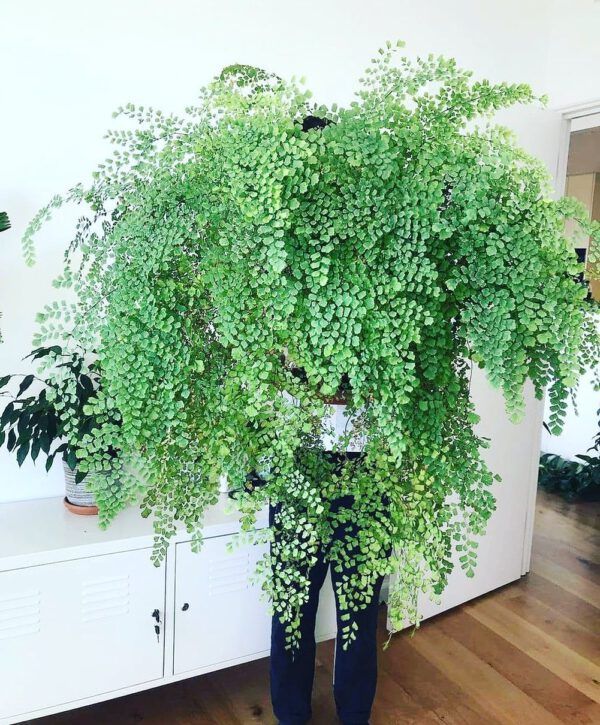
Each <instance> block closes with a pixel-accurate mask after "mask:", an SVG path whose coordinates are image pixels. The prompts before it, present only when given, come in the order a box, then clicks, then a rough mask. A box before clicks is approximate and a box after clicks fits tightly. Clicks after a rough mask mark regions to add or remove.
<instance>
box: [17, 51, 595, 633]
mask: <svg viewBox="0 0 600 725" xmlns="http://www.w3.org/2000/svg"><path fill="white" fill-rule="evenodd" d="M535 101H536V98H535V96H534V94H533V92H532V90H531V89H530V88H529V87H528V86H526V85H520V84H506V83H499V84H492V83H490V82H488V81H485V80H483V81H476V80H474V79H473V78H472V74H471V73H470V72H468V71H464V70H461V69H460V68H458V67H457V65H456V63H455V61H454V60H452V59H447V58H438V57H433V56H431V57H427V58H419V59H417V60H416V61H411V60H409V59H408V58H404V57H398V55H397V48H396V47H392V46H391V44H389V45H388V46H387V47H386V48H383V49H382V50H381V51H380V54H379V55H378V56H377V58H375V59H374V60H373V62H372V63H371V65H370V67H369V68H368V69H367V71H366V72H365V75H364V77H363V79H361V82H360V86H359V89H358V92H357V97H356V100H355V101H354V102H353V103H352V104H350V105H349V106H348V107H345V108H339V107H337V106H335V105H332V106H329V107H327V106H322V105H316V104H314V103H312V102H311V100H310V93H309V92H308V91H307V90H305V89H304V87H303V85H302V84H301V83H296V82H295V81H291V82H286V81H284V80H282V79H280V78H279V77H277V76H275V75H273V74H269V73H267V72H265V71H262V70H260V69H257V68H251V67H248V66H231V67H229V68H226V69H225V70H224V71H223V72H222V73H221V75H220V76H219V77H218V78H216V79H215V80H214V81H213V82H212V83H211V84H210V85H209V86H208V87H207V88H205V89H204V90H203V91H202V92H201V95H200V99H199V102H198V103H197V105H195V106H193V107H191V108H189V109H187V112H186V114H185V115H184V116H174V115H172V114H164V113H162V112H161V111H157V110H155V109H153V108H144V107H136V106H133V105H127V106H125V107H123V108H120V109H119V110H118V112H117V114H116V115H117V116H118V117H120V118H124V119H125V120H126V122H127V123H128V124H133V127H131V126H130V125H127V126H126V127H124V128H122V129H117V130H113V131H110V132H109V134H108V137H109V139H110V140H111V141H112V142H113V143H114V144H115V147H116V149H115V152H114V155H113V156H111V157H110V158H109V159H108V160H107V161H106V162H105V163H103V164H102V165H101V166H100V167H99V168H98V170H97V171H96V172H95V174H94V177H93V181H92V182H91V183H90V184H89V185H86V186H83V185H80V186H77V187H76V188H74V189H73V190H72V191H71V192H70V193H69V194H68V195H67V196H66V197H55V198H54V199H53V200H52V201H51V202H50V204H49V205H48V206H47V207H46V208H44V209H42V210H41V212H40V213H39V214H38V215H37V216H36V217H35V218H34V220H33V221H32V223H31V224H30V226H29V229H28V230H27V232H26V234H25V237H24V250H25V255H26V258H27V259H28V260H29V261H33V257H34V251H33V241H32V240H33V237H34V235H35V233H36V231H37V230H38V229H39V227H40V225H41V224H42V223H44V222H45V221H46V220H47V219H48V218H49V217H50V215H51V213H52V212H53V211H54V210H55V209H57V208H58V207H60V205H61V204H63V203H65V202H67V201H71V202H76V203H80V204H82V205H83V207H84V208H86V209H87V210H88V213H87V214H85V215H84V216H82V218H81V219H80V221H79V223H78V227H77V229H76V233H75V236H74V239H73V242H72V244H71V245H70V247H69V251H68V254H67V267H66V270H65V274H64V276H63V277H62V278H61V279H60V280H59V281H58V282H57V285H58V286H64V287H68V288H70V289H71V291H72V292H74V293H75V294H76V295H77V301H76V303H75V304H74V305H73V306H69V305H68V304H67V303H66V302H62V303H60V304H59V303H56V302H55V303H53V304H52V305H49V306H47V307H46V309H45V310H44V311H43V312H42V314H41V315H40V331H39V337H38V340H39V341H44V340H47V339H57V338H56V337H54V336H55V335H60V334H65V333H67V332H68V334H70V335H72V336H74V338H75V339H76V340H78V341H79V342H80V344H82V345H83V346H84V347H86V348H87V349H92V348H93V349H96V350H97V352H98V357H99V360H100V361H101V363H102V374H103V391H104V394H103V397H102V398H101V399H99V400H95V401H93V402H91V403H90V410H91V411H94V413H95V412H96V411H98V413H99V415H100V416H107V417H106V418H102V421H103V422H101V423H100V425H98V426H97V427H95V428H94V429H93V431H91V433H90V434H89V436H86V437H84V438H83V439H81V440H77V441H74V443H76V455H77V458H78V460H79V461H80V465H81V466H82V470H90V471H92V470H96V468H97V467H99V466H102V465H103V464H104V451H106V449H107V447H108V446H115V447H118V449H119V450H120V451H121V452H122V455H123V457H124V458H125V459H126V460H128V461H131V466H130V467H128V471H124V472H123V473H122V474H121V475H120V476H119V477H116V476H115V477H113V478H112V479H111V478H110V477H109V478H108V479H106V482H105V484H104V488H103V489H102V490H98V491H97V495H98V498H99V505H100V520H101V523H102V524H106V523H108V522H109V521H110V520H111V519H112V518H113V517H114V515H115V514H116V513H117V511H118V510H119V509H120V508H121V507H122V506H124V505H125V504H126V503H127V502H128V501H130V500H132V499H133V498H134V496H133V494H134V492H137V489H138V485H139V480H138V477H137V476H136V475H135V474H134V470H136V469H137V471H138V473H139V475H141V476H142V477H143V479H144V480H145V482H146V483H145V495H144V499H143V503H142V512H143V514H144V515H149V514H150V513H153V514H154V515H155V519H154V520H155V529H156V546H155V559H156V560H157V561H159V560H160V559H161V558H162V557H163V556H164V554H165V552H166V548H167V543H168V539H169V537H170V536H171V535H172V534H173V533H174V531H175V522H176V521H177V520H180V521H183V522H184V524H185V525H186V527H187V528H188V530H189V531H190V532H191V533H192V534H193V537H194V541H195V542H196V544H197V545H199V544H200V541H201V536H202V520H203V515H204V512H205V510H206V508H207V506H209V505H210V504H212V503H214V502H215V501H216V500H217V499H218V490H219V478H220V476H221V475H222V474H226V475H227V476H228V478H229V481H230V484H231V486H232V487H233V488H235V489H236V490H238V492H239V493H238V505H239V508H240V518H241V523H242V531H243V534H242V536H243V537H245V539H250V540H254V541H261V540H262V541H264V540H270V539H271V538H272V536H273V532H272V531H254V532H253V524H254V522H255V518H256V514H257V512H258V511H259V510H261V509H262V508H263V507H264V506H265V505H266V503H267V502H269V501H270V502H271V503H274V504H279V505H280V506H279V509H280V511H279V513H278V515H277V517H276V519H275V522H274V528H275V529H276V530H277V537H276V541H274V542H272V547H271V554H270V555H268V556H266V557H265V559H264V560H263V561H262V562H261V564H260V566H259V573H261V574H266V576H265V579H264V586H265V589H266V591H267V592H268V594H269V595H270V597H271V600H272V603H273V607H274V610H275V611H276V612H277V613H278V614H279V616H280V618H282V619H283V620H284V621H285V622H287V627H288V635H289V639H290V646H293V645H294V644H295V643H297V637H298V631H299V630H298V625H299V616H300V615H299V611H300V607H301V605H302V603H303V602H304V601H305V600H306V596H307V587H308V578H307V576H306V571H307V567H310V566H311V564H312V562H314V560H315V555H316V552H317V550H318V548H319V547H329V544H330V537H331V522H332V521H335V522H336V523H339V524H342V525H347V527H348V535H347V538H346V540H345V541H344V542H342V543H340V544H336V545H335V546H333V547H329V548H330V558H331V561H332V565H333V566H341V565H342V564H343V563H344V562H346V561H348V560H351V561H352V562H353V564H355V565H356V567H357V574H356V575H355V576H353V577H350V578H348V580H347V581H345V582H343V583H342V584H340V587H339V590H338V592H337V595H338V598H339V601H340V604H341V608H342V610H343V611H344V617H343V619H344V621H345V624H344V625H343V627H342V635H343V637H344V641H345V644H346V645H348V644H349V643H350V642H351V641H352V639H353V638H354V636H355V633H354V628H353V626H352V618H351V614H352V612H353V611H355V610H358V609H360V608H361V607H362V606H364V604H365V603H366V602H368V601H369V600H370V598H371V596H372V592H373V586H374V583H375V582H376V581H377V579H378V577H379V576H380V575H381V574H387V573H392V572H395V573H398V574H399V576H397V577H396V578H395V584H394V586H393V588H392V591H391V593H390V597H389V611H390V615H391V620H392V623H393V625H394V626H395V627H401V626H402V625H403V623H404V622H405V619H406V618H407V617H409V618H411V619H413V620H415V619H417V618H418V613H417V607H416V602H417V596H418V594H419V592H420V591H426V592H428V593H430V594H431V595H432V596H434V597H435V596H437V595H439V594H440V593H441V592H442V591H443V589H444V587H445V586H446V583H447V581H448V576H449V574H450V573H451V571H452V570H453V567H454V564H453V556H454V552H455V551H457V552H458V553H459V559H460V565H461V566H462V568H463V569H464V570H465V572H466V574H467V575H468V576H472V575H473V571H474V566H475V562H476V553H477V538H478V537H479V536H481V535H482V534H483V533H484V531H485V528H486V523H487V521H488V519H489V518H490V516H491V515H492V512H493V510H494V507H495V502H494V497H493V495H492V493H491V491H490V486H491V484H492V483H493V481H494V480H495V478H496V476H494V474H493V473H492V472H491V471H490V470H488V468H487V467H486V465H485V463H484V461H483V459H482V456H481V450H482V448H485V447H486V446H487V445H488V441H487V440H485V439H483V438H482V437H481V436H479V435H478V434H477V433H476V432H475V431H474V425H475V424H476V423H477V421H478V417H477V415H476V413H475V410H474V407H473V403H472V402H471V398H470V378H471V364H470V362H469V361H473V364H476V365H479V366H480V367H482V368H485V370H486V371H487V375H488V377H489V380H490V381H491V383H492V384H493V385H494V386H496V387H498V388H500V389H502V390H503V392H504V395H505V398H506V405H507V409H508V412H509V414H510V416H511V417H512V418H513V419H514V420H517V419H519V417H520V416H521V415H522V413H523V409H524V404H523V385H524V383H525V382H526V381H527V380H528V379H530V380H531V381H532V382H533V385H534V388H535V392H536V395H537V396H538V397H541V396H542V395H543V392H544V389H545V388H548V390H549V400H550V405H551V415H550V427H551V428H552V430H558V429H560V426H561V423H562V420H563V417H564V413H565V409H566V402H565V400H566V397H567V395H568V392H569V390H570V389H571V388H572V387H573V386H575V385H576V383H577V380H578V377H579V375H580V373H581V371H582V370H584V369H585V368H586V367H588V366H589V364H590V362H593V361H595V360H596V359H597V354H598V334H597V330H596V326H595V321H594V310H593V308H592V306H591V305H590V304H589V303H588V302H587V300H586V299H585V297H586V292H585V290H584V289H583V288H582V287H581V286H580V285H578V284H577V282H576V281H575V277H576V276H577V274H578V273H579V271H580V269H581V266H580V265H578V263H577V260H576V257H575V254H574V251H573V249H572V246H571V245H570V243H569V242H568V240H567V239H565V236H564V222H565V219H566V218H570V217H572V218H575V219H577V220H579V221H580V223H581V224H582V225H584V227H585V231H586V233H587V234H590V235H592V237H594V238H597V237H598V236H599V225H598V224H596V223H590V222H588V221H587V220H586V215H585V212H584V210H583V208H582V207H581V205H579V204H578V203H577V202H575V201H574V200H561V201H553V200H552V198H551V194H552V191H551V188H550V183H549V177H548V174H547V172H546V170H545V168H544V167H543V166H542V164H541V163H540V162H538V161H537V160H535V159H533V158H532V157H531V156H529V155H527V154H526V153H525V152H524V151H523V150H521V149H520V148H519V147H518V146H517V145H516V143H515V140H514V138H513V136H512V135H511V134H510V132H508V131H507V130H506V129H503V128H499V127H497V126H494V125H492V124H491V123H490V119H491V117H492V115H493V114H494V113H495V112H496V111H497V110H498V109H501V108H505V107H507V106H511V105H513V104H516V103H527V104H528V103H532V102H535ZM307 116H314V117H316V118H320V119H324V120H325V121H327V123H326V124H323V125H324V127H322V128H320V127H314V128H305V124H304V120H305V119H306V118H307ZM474 121H478V123H474ZM36 344H37V343H36ZM340 386H342V387H345V389H346V393H347V394H349V401H348V410H349V413H350V414H351V415H352V416H353V418H354V433H355V434H356V436H357V437H358V438H361V439H364V440H365V441H366V442H365V444H364V451H363V452H364V457H363V458H362V459H361V460H359V461H356V460H351V459H348V460H346V461H345V462H342V464H340V465H332V464H331V463H330V459H329V458H328V456H327V455H325V452H324V451H323V443H322V441H323V435H324V433H326V430H324V428H325V427H326V424H325V423H324V421H325V420H326V417H325V413H326V402H325V401H326V399H327V398H328V397H330V396H335V395H336V393H337V391H338V390H339V388H340ZM108 413H110V415H108ZM112 415H114V416H116V418H117V419H118V420H119V421H122V425H121V426H120V427H117V426H115V425H114V423H113V420H114V418H113V417H111V416H112ZM345 442H346V441H341V442H340V444H339V452H342V451H343V450H344V448H345V445H344V444H345ZM253 471H254V472H259V473H260V474H261V478H262V480H263V485H261V486H251V487H249V486H246V485H245V482H246V479H247V476H248V474H249V473H251V472H253ZM344 494H351V495H352V496H353V497H354V502H355V503H354V507H353V510H352V513H351V517H352V519H351V521H348V520H345V519H344V520H343V521H340V520H339V519H340V517H344V516H346V517H347V516H348V513H347V511H346V512H344V511H341V512H337V513H336V512H333V511H331V510H330V507H331V502H332V500H333V499H334V498H335V497H336V496H340V495H344ZM336 517H337V518H336ZM328 522H329V523H328ZM351 523H352V524H356V525H357V526H356V527H355V526H350V524H351ZM353 532H354V533H353ZM390 550H391V551H392V555H391V557H389V556H388V553H389V551H390Z"/></svg>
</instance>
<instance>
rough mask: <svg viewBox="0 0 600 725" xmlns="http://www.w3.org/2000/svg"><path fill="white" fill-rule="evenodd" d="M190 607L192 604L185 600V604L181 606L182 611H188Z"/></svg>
mask: <svg viewBox="0 0 600 725" xmlns="http://www.w3.org/2000/svg"><path fill="white" fill-rule="evenodd" d="M189 608H190V605H189V604H188V603H187V602H185V604H184V605H183V607H181V611H182V612H187V610H188V609H189Z"/></svg>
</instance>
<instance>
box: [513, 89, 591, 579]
mask: <svg viewBox="0 0 600 725" xmlns="http://www.w3.org/2000/svg"><path fill="white" fill-rule="evenodd" d="M554 111H555V112H557V113H559V114H560V115H561V127H560V137H559V146H558V154H557V158H556V171H555V174H554V192H555V196H556V198H557V199H560V198H561V197H563V196H564V195H565V190H566V185H567V163H568V160H569V146H570V143H571V133H573V131H583V130H585V129H588V128H596V127H597V126H600V99H598V100H593V101H586V102H585V103H578V104H575V105H572V106H564V107H562V108H556V109H554ZM544 412H545V411H544V406H541V413H540V421H539V422H540V425H539V431H540V437H541V434H542V422H543V419H544ZM538 470H539V461H538V460H537V459H536V460H533V461H532V473H531V478H532V481H533V485H532V486H531V493H530V500H529V506H528V511H527V518H526V521H525V546H524V548H523V562H522V567H521V571H522V573H523V574H527V572H528V571H529V569H530V567H531V546H532V543H533V524H534V519H535V503H536V498H537V480H538Z"/></svg>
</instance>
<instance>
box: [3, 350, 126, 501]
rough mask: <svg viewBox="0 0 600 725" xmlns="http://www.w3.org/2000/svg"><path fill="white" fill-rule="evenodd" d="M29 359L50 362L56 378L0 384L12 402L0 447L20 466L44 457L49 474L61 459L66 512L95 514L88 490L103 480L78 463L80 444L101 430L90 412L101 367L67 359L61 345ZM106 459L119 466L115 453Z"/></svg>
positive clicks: (24, 378) (5, 378)
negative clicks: (14, 389) (12, 387)
mask: <svg viewBox="0 0 600 725" xmlns="http://www.w3.org/2000/svg"><path fill="white" fill-rule="evenodd" d="M27 358H31V359H32V360H36V361H42V362H46V363H48V362H51V364H52V366H53V368H54V371H55V374H54V375H53V376H51V375H46V376H45V377H44V378H43V379H40V378H38V377H36V376H35V375H33V374H28V375H5V376H3V377H1V378H0V390H2V391H3V393H2V395H3V396H5V397H10V398H11V400H10V401H9V402H8V403H7V404H6V406H5V407H4V409H3V411H2V414H1V416H0V446H2V445H6V448H7V449H8V450H9V451H12V452H14V453H15V455H16V458H17V462H18V464H19V466H21V465H22V464H23V462H24V461H25V460H26V458H27V457H28V456H29V457H30V458H31V460H33V461H34V462H35V461H36V460H37V458H38V456H39V455H40V454H42V456H45V458H46V461H45V466H46V471H49V470H50V468H51V467H52V464H53V463H54V460H55V458H56V457H57V456H58V457H59V458H60V459H61V460H62V463H63V468H64V474H65V484H66V495H65V500H64V501H65V506H66V507H67V508H68V509H69V510H70V511H71V512H73V513H77V514H84V515H90V514H97V513H98V507H97V504H96V500H95V496H94V492H93V486H92V485H90V484H91V483H92V482H93V480H94V479H96V480H98V478H99V477H100V478H101V476H102V474H101V473H100V474H99V473H89V472H87V471H85V470H79V469H78V463H79V449H80V447H81V444H82V443H83V442H84V441H85V440H86V439H87V438H89V437H90V436H93V433H94V430H95V429H97V428H98V427H99V425H100V419H99V417H98V415H97V413H96V412H95V411H94V409H93V406H92V403H93V401H94V400H96V399H97V398H98V395H99V391H100V390H101V373H100V368H99V364H98V362H91V363H86V362H85V357H84V355H83V354H82V353H80V352H77V351H76V352H72V353H67V352H64V351H63V349H62V348H61V347H60V346H58V345H53V346H50V347H39V348H37V349H35V350H33V351H32V352H31V353H30V354H29V355H28V356H27ZM56 373H60V374H56ZM16 380H20V383H19V386H18V390H17V393H16V395H11V394H10V392H8V387H9V385H10V383H11V381H15V382H16ZM34 389H35V392H32V390H34ZM113 420H114V418H113ZM105 453H106V455H107V457H108V458H109V459H110V460H111V461H116V459H117V455H118V454H117V451H116V450H115V449H113V448H110V447H109V448H107V450H106V451H105Z"/></svg>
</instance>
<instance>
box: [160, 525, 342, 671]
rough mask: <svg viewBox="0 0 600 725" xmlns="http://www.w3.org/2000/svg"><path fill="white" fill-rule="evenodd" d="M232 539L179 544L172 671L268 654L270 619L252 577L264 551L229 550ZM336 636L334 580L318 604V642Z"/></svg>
mask: <svg viewBox="0 0 600 725" xmlns="http://www.w3.org/2000/svg"><path fill="white" fill-rule="evenodd" d="M231 540H232V537H231V536H220V537H216V538H213V539H208V540H206V541H205V542H204V545H203V547H202V550H201V552H200V553H197V554H195V553H193V552H192V550H191V547H190V544H189V543H180V544H177V546H176V575H175V656H174V665H173V671H174V674H175V675H179V674H182V673H185V672H190V671H209V670H214V669H218V668H220V667H226V666H228V665H231V664H236V663H238V662H243V661H246V660H248V659H251V658H254V657H257V656H264V655H266V654H268V652H269V646H270V633H271V617H270V614H269V610H268V605H267V602H266V601H264V600H263V599H262V597H261V591H260V590H259V588H258V587H257V586H253V585H252V584H251V583H250V576H251V574H252V572H253V571H254V569H255V566H256V562H257V561H258V559H260V557H261V556H262V554H263V553H264V551H265V547H257V546H243V547H239V548H236V549H234V550H233V551H232V552H229V551H228V550H227V546H228V544H229V543H230V542H231ZM334 635H335V607H334V603H333V591H332V589H331V582H330V580H329V577H328V578H327V581H326V582H325V584H324V585H323V590H322V592H321V600H320V603H319V615H318V623H317V627H316V637H317V639H328V638H330V637H333V636H334Z"/></svg>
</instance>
